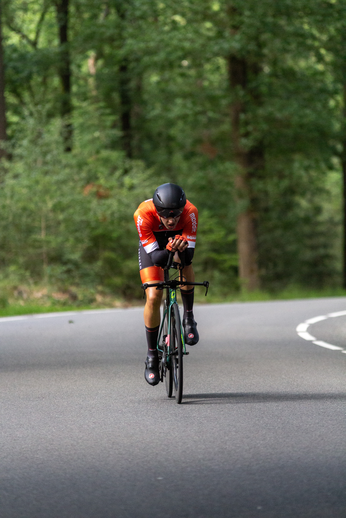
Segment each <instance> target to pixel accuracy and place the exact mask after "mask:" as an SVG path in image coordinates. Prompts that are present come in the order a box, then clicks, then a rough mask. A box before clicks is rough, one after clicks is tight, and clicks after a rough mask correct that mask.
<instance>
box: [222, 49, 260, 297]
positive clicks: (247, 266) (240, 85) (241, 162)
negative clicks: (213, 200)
mask: <svg viewBox="0 0 346 518" xmlns="http://www.w3.org/2000/svg"><path fill="white" fill-rule="evenodd" d="M228 68H229V82H230V87H231V90H232V95H233V97H234V100H233V102H232V104H231V124H232V147H233V154H234V160H235V162H236V165H237V170H238V172H237V175H236V178H235V187H236V195H237V201H238V203H239V205H243V206H244V207H243V208H242V209H241V212H240V213H239V215H238V218H237V246H238V257H239V277H240V281H241V283H242V286H243V288H245V289H246V290H248V291H254V290H256V289H258V288H259V287H260V280H259V268H258V246H257V233H256V210H255V200H254V196H253V195H252V193H251V177H252V176H253V175H256V173H257V171H258V170H259V169H260V168H261V167H262V163H261V162H262V159H263V154H262V153H261V149H260V148H259V149H255V148H252V149H245V148H244V145H243V144H242V137H243V136H244V135H243V134H242V130H241V127H240V124H241V116H242V115H243V114H245V111H246V108H245V104H244V102H243V101H242V100H241V98H240V96H239V92H240V91H241V92H244V91H246V89H247V86H248V85H247V83H248V74H249V65H248V63H247V62H246V60H245V59H239V58H237V57H236V56H230V57H229V59H228Z"/></svg>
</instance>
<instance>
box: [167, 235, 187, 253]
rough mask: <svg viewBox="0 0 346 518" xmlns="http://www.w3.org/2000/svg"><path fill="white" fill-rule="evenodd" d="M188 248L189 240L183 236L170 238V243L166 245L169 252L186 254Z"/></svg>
mask: <svg viewBox="0 0 346 518" xmlns="http://www.w3.org/2000/svg"><path fill="white" fill-rule="evenodd" d="M187 247H188V242H187V239H186V238H185V237H183V236H179V235H177V236H175V237H174V238H173V237H169V238H168V243H167V245H166V248H167V250H169V251H170V252H184V250H186V248H187Z"/></svg>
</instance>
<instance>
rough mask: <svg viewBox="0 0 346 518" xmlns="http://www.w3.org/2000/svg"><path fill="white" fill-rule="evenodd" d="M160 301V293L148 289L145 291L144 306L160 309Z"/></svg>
mask: <svg viewBox="0 0 346 518" xmlns="http://www.w3.org/2000/svg"><path fill="white" fill-rule="evenodd" d="M161 300H162V291H160V290H157V289H156V288H148V289H147V300H146V304H147V305H148V306H151V307H153V308H157V307H160V305H161Z"/></svg>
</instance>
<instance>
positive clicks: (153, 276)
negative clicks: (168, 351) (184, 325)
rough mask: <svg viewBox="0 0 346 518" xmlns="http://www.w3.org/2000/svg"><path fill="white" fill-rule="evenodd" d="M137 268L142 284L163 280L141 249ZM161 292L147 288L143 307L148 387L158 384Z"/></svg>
mask: <svg viewBox="0 0 346 518" xmlns="http://www.w3.org/2000/svg"><path fill="white" fill-rule="evenodd" d="M139 266H140V276H141V281H142V284H144V283H148V284H150V283H151V282H157V281H161V280H163V271H162V269H161V268H158V267H157V266H154V265H153V264H152V263H151V261H150V257H149V256H148V254H146V252H145V251H144V250H143V248H142V249H141V247H140V249H139ZM161 300H162V291H161V290H157V289H156V288H147V290H146V303H145V306H144V325H145V334H146V340H147V346H148V352H147V359H146V368H145V373H144V374H145V379H146V381H147V382H148V383H149V384H150V385H157V383H158V382H159V370H158V353H157V348H156V345H157V338H158V333H159V326H160V305H161Z"/></svg>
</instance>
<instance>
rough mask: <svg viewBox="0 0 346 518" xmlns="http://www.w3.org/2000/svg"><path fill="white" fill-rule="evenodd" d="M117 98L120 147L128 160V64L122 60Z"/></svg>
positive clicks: (130, 147) (126, 60) (131, 151)
mask: <svg viewBox="0 0 346 518" xmlns="http://www.w3.org/2000/svg"><path fill="white" fill-rule="evenodd" d="M119 96H120V120H121V134H122V147H123V150H124V151H125V153H126V156H127V157H128V158H132V156H133V150H132V147H133V143H132V139H133V135H132V99H131V84H130V72H129V63H128V59H127V58H123V59H122V62H121V65H120V67H119Z"/></svg>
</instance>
